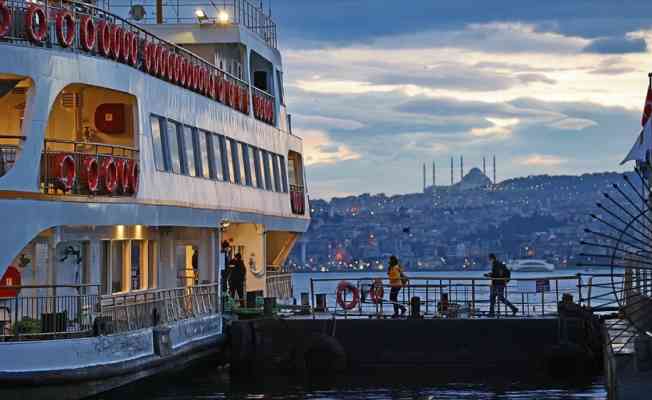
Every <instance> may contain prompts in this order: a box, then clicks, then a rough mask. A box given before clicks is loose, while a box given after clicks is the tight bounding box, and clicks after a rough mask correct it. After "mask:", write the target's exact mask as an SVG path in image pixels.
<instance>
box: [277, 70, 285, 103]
mask: <svg viewBox="0 0 652 400" xmlns="http://www.w3.org/2000/svg"><path fill="white" fill-rule="evenodd" d="M276 82H277V83H276V84H277V86H278V95H279V101H280V102H281V104H283V105H285V93H284V90H283V73H282V72H281V71H278V70H277V71H276Z"/></svg>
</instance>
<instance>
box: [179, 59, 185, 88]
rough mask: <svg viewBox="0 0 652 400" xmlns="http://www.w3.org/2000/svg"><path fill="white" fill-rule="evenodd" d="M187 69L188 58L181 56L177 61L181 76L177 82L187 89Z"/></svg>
mask: <svg viewBox="0 0 652 400" xmlns="http://www.w3.org/2000/svg"><path fill="white" fill-rule="evenodd" d="M186 67H187V65H186V58H185V57H184V56H182V55H179V59H178V60H177V73H178V74H179V77H178V78H179V80H178V81H177V82H178V83H179V85H181V86H183V87H186Z"/></svg>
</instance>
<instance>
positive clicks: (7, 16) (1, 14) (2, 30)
mask: <svg viewBox="0 0 652 400" xmlns="http://www.w3.org/2000/svg"><path fill="white" fill-rule="evenodd" d="M0 18H2V21H1V22H0V39H2V38H3V37H5V36H7V34H8V33H9V31H10V30H11V22H12V19H13V17H12V15H11V10H10V9H9V7H7V5H6V4H5V2H4V1H0Z"/></svg>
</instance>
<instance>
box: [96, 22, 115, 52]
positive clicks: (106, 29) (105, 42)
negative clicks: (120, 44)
mask: <svg viewBox="0 0 652 400" xmlns="http://www.w3.org/2000/svg"><path fill="white" fill-rule="evenodd" d="M97 36H98V37H99V50H100V54H102V55H103V56H104V57H110V56H111V36H112V35H111V26H110V25H109V24H108V23H106V21H100V23H99V24H98V25H97Z"/></svg>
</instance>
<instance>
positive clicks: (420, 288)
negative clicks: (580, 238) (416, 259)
mask: <svg viewBox="0 0 652 400" xmlns="http://www.w3.org/2000/svg"><path fill="white" fill-rule="evenodd" d="M342 280H343V279H342V278H337V279H334V278H311V279H310V301H311V304H310V305H311V306H312V307H313V309H317V310H319V311H323V312H327V313H330V314H333V315H343V316H345V317H349V316H350V317H354V316H387V315H391V314H392V313H393V305H394V303H393V302H391V301H390V300H389V291H390V289H391V286H390V285H389V281H388V280H387V279H381V278H377V277H367V278H355V279H344V280H346V281H347V282H349V283H350V284H352V285H353V286H354V287H356V288H357V290H358V292H359V293H360V302H359V303H358V304H357V306H356V307H355V308H354V309H352V310H342V308H341V307H340V306H339V305H338V304H337V298H336V285H337V282H340V281H342ZM580 281H581V277H580V276H579V275H569V276H551V277H528V278H520V277H519V278H518V279H516V278H514V279H512V280H511V281H510V282H509V283H508V284H507V285H506V288H505V297H506V298H507V299H508V300H509V301H510V302H511V303H512V304H514V305H515V306H516V307H517V308H518V312H517V314H516V316H518V317H547V316H556V315H558V305H559V302H560V301H561V300H562V295H563V294H564V293H570V294H572V295H574V296H575V298H578V297H579V293H578V291H579V286H580ZM377 282H380V283H381V284H382V287H383V291H384V296H383V299H382V301H381V302H380V303H379V304H375V303H373V302H372V300H371V290H372V287H373V286H374V285H375V284H376V285H377V284H378V283H377ZM490 293H491V279H490V278H485V277H473V278H471V277H469V278H466V277H447V276H433V277H414V278H410V279H409V282H408V283H407V284H406V285H405V286H404V287H403V288H402V289H401V291H400V292H399V301H398V304H399V305H401V306H403V307H406V309H407V314H408V315H409V314H410V313H411V300H412V298H414V297H418V299H419V309H420V313H421V316H422V317H448V318H458V317H467V318H471V317H479V316H488V315H489V309H490ZM352 296H353V295H352V294H351V293H348V291H344V298H343V299H344V301H345V302H346V301H350V300H352ZM324 303H325V304H324ZM494 313H495V315H496V316H498V317H500V316H506V315H509V316H511V315H512V312H511V310H510V309H508V308H506V306H505V305H504V304H502V303H501V302H499V301H496V303H495V310H494Z"/></svg>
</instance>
